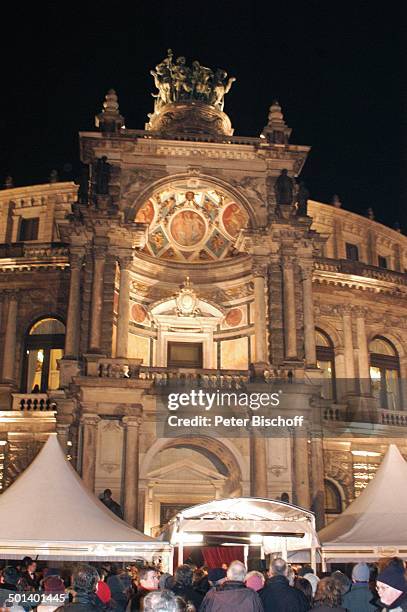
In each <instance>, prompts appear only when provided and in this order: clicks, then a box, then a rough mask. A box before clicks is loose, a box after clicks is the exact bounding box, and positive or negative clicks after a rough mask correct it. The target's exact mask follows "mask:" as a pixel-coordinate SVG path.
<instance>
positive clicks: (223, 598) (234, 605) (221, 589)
mask: <svg viewBox="0 0 407 612" xmlns="http://www.w3.org/2000/svg"><path fill="white" fill-rule="evenodd" d="M246 574H247V571H246V567H245V565H244V564H243V563H242V562H241V561H232V563H231V564H230V565H229V567H228V569H227V572H226V581H225V582H224V583H223V584H222V585H220V586H218V587H215V588H213V589H211V590H210V591H208V593H207V594H206V595H205V597H204V600H203V602H202V604H201V607H200V608H199V612H230V611H231V610H239V612H263V605H262V603H261V601H260V597H259V596H258V595H257V593H256V591H254V590H253V589H250V588H248V587H247V586H246V585H245V582H244V581H245V578H246Z"/></svg>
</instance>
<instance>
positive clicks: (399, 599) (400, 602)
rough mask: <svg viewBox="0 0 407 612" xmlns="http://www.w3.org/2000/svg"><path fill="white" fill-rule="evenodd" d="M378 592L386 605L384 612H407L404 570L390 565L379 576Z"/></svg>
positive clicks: (406, 584) (406, 589)
mask: <svg viewBox="0 0 407 612" xmlns="http://www.w3.org/2000/svg"><path fill="white" fill-rule="evenodd" d="M377 592H378V593H379V597H380V601H381V603H382V604H384V606H385V607H384V609H383V612H388V611H390V610H391V611H392V612H406V610H407V581H406V576H405V571H404V568H402V567H399V566H396V565H388V566H387V567H386V568H385V569H383V570H382V571H381V572H380V573H379V574H378V576H377Z"/></svg>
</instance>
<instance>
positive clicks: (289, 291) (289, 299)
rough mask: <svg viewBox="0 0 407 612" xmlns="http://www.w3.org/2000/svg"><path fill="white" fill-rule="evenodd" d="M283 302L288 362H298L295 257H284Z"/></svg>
mask: <svg viewBox="0 0 407 612" xmlns="http://www.w3.org/2000/svg"><path fill="white" fill-rule="evenodd" d="M282 269H283V301H284V339H285V358H286V360H292V361H297V360H298V355H297V316H296V306H295V285H294V257H291V256H284V257H283V259H282Z"/></svg>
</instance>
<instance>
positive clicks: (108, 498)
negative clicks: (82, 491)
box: [100, 489, 123, 519]
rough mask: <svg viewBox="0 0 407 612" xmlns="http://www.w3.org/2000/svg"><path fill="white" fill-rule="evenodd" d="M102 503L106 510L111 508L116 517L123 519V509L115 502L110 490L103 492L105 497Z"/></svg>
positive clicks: (102, 498)
mask: <svg viewBox="0 0 407 612" xmlns="http://www.w3.org/2000/svg"><path fill="white" fill-rule="evenodd" d="M100 501H101V502H102V503H104V504H105V506H106V508H109V510H111V512H113V513H114V514H115V515H116V516H118V517H119V518H120V519H123V512H122V509H121V507H120V505H119V504H118V503H117V502H115V501H114V499H113V497H112V492H111V490H110V489H105V490H104V491H103V496H102V497H101V500H100Z"/></svg>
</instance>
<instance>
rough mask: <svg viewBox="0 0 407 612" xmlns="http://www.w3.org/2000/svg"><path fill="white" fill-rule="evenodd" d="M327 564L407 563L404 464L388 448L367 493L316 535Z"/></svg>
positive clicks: (392, 448)
mask: <svg viewBox="0 0 407 612" xmlns="http://www.w3.org/2000/svg"><path fill="white" fill-rule="evenodd" d="M319 539H320V541H321V545H322V551H323V556H324V558H325V560H326V561H337V562H346V561H352V560H355V559H358V560H364V561H375V560H377V559H378V558H379V557H381V556H394V555H397V556H400V557H403V558H404V559H407V463H406V462H405V461H404V459H403V457H402V456H401V454H400V451H399V450H398V448H397V446H396V445H394V444H391V445H390V446H389V449H388V451H387V453H386V456H385V457H384V459H383V461H382V464H381V465H380V467H379V469H378V470H377V472H376V475H375V477H374V478H373V479H372V480H371V481H370V482H369V484H368V486H367V487H366V489H365V490H364V491H363V492H362V493H361V494H360V495H359V497H357V498H356V499H355V501H353V502H352V503H351V504H350V505H349V506H348V508H346V510H345V511H344V512H343V513H342V514H341V515H340V516H339V517H338V518H337V519H336V520H335V521H333V522H332V523H331V524H330V525H328V526H327V527H325V528H324V529H322V530H321V531H320V532H319Z"/></svg>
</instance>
